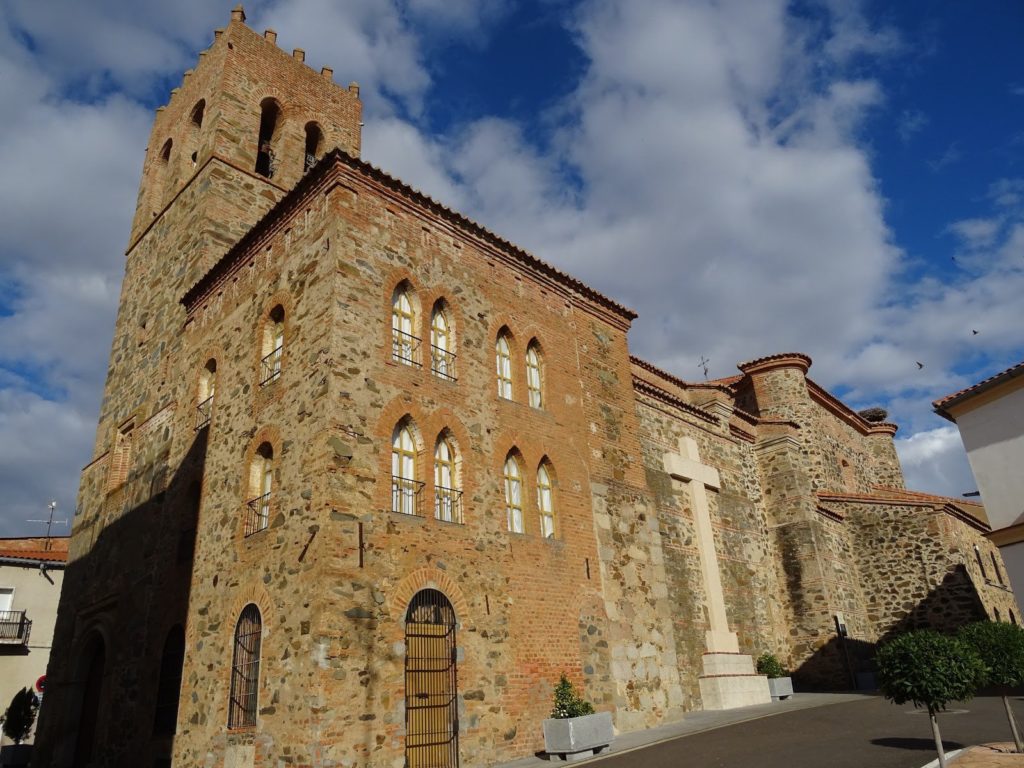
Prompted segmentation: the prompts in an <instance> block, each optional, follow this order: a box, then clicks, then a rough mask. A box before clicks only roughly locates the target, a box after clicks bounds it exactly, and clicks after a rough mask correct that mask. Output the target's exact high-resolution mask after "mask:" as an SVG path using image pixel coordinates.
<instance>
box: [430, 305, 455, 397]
mask: <svg viewBox="0 0 1024 768" xmlns="http://www.w3.org/2000/svg"><path fill="white" fill-rule="evenodd" d="M430 371H431V373H433V374H434V375H435V376H440V377H441V378H442V379H448V380H449V381H454V380H455V343H454V339H453V338H452V329H451V325H450V324H449V322H448V316H447V315H446V314H445V311H444V307H443V306H442V305H441V303H440V302H438V306H436V307H434V314H433V316H432V317H431V318H430Z"/></svg>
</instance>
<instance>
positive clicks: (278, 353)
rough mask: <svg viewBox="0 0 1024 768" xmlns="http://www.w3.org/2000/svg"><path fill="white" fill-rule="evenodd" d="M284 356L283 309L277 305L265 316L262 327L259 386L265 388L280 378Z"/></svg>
mask: <svg viewBox="0 0 1024 768" xmlns="http://www.w3.org/2000/svg"><path fill="white" fill-rule="evenodd" d="M283 356H284V307H282V306H281V305H280V304H278V305H277V306H276V307H274V308H273V309H272V310H270V313H269V314H268V315H267V321H266V323H265V324H264V326H263V342H262V357H261V358H260V386H261V387H266V386H268V385H270V384H273V383H274V382H275V381H277V380H278V379H279V378H281V358H282V357H283Z"/></svg>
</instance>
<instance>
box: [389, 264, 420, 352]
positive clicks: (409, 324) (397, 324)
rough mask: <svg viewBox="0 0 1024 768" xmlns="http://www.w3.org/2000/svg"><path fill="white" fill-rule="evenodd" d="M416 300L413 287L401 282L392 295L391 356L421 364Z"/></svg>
mask: <svg viewBox="0 0 1024 768" xmlns="http://www.w3.org/2000/svg"><path fill="white" fill-rule="evenodd" d="M417 314H418V313H417V312H416V301H415V299H414V298H413V294H412V287H411V286H410V285H409V284H408V283H404V282H403V283H401V284H400V285H399V286H398V287H397V288H395V292H394V293H393V294H392V295H391V358H392V359H393V360H394V361H395V362H398V363H403V364H405V365H415V366H419V364H420V338H419V337H418V336H416V325H417Z"/></svg>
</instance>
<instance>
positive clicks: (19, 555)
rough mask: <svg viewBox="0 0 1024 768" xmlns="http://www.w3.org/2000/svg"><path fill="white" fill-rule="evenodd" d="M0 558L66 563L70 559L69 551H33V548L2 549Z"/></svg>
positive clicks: (31, 561) (30, 561)
mask: <svg viewBox="0 0 1024 768" xmlns="http://www.w3.org/2000/svg"><path fill="white" fill-rule="evenodd" d="M0 559H2V560H24V561H25V562H29V563H34V562H47V563H66V562H67V560H68V553H67V552H55V551H52V550H51V551H49V552H33V551H31V550H24V549H0Z"/></svg>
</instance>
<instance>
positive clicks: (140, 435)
mask: <svg viewBox="0 0 1024 768" xmlns="http://www.w3.org/2000/svg"><path fill="white" fill-rule="evenodd" d="M276 37H277V35H276V33H274V32H273V31H272V30H267V31H266V32H265V33H264V34H263V35H260V34H258V33H256V32H254V31H253V30H252V29H250V28H249V27H247V26H246V24H245V12H244V11H243V9H242V8H241V7H240V6H239V7H237V8H235V10H233V11H232V12H231V20H230V23H229V24H228V26H227V27H226V28H224V29H220V30H217V31H216V32H215V36H214V41H213V44H212V45H211V46H210V47H209V48H207V49H206V50H204V51H201V52H200V54H199V61H198V63H197V65H196V66H195V68H194V69H190V70H188V71H187V72H186V73H185V75H184V79H183V81H182V83H181V85H180V86H179V87H177V88H174V89H173V90H172V91H171V94H170V99H169V100H168V102H167V104H165V105H164V106H162V107H159V108H158V109H157V111H156V116H155V118H154V120H153V129H152V133H151V135H150V139H149V143H148V145H147V148H146V158H145V162H144V164H143V171H142V178H141V182H140V185H139V194H138V201H137V206H136V211H135V216H134V219H133V222H132V227H131V232H130V234H129V240H128V248H127V253H126V265H125V275H124V280H123V283H122V289H121V298H120V304H119V308H118V315H117V321H116V325H115V329H114V338H113V344H112V349H111V356H110V364H109V367H108V371H107V381H106V386H105V389H104V395H103V401H102V404H101V407H100V416H99V423H98V425H97V431H96V442H95V448H94V453H93V456H92V459H91V461H90V463H89V464H88V465H87V466H86V467H85V468H84V469H83V472H82V479H81V485H80V489H79V497H78V513H77V515H76V518H75V523H74V528H73V532H72V540H71V545H70V553H69V566H68V571H67V576H68V579H67V583H66V586H65V588H64V590H63V594H62V595H61V603H60V608H59V618H58V623H57V627H56V631H55V638H54V644H53V653H52V655H51V660H50V667H49V671H48V681H49V683H48V688H47V706H46V708H45V709H44V712H43V717H42V720H41V722H40V726H39V735H38V737H37V756H36V759H37V760H38V762H39V764H40V765H49V766H71V765H85V764H90V765H97V766H99V765H103V766H114V765H163V764H169V763H167V762H166V761H167V760H168V759H169V754H170V736H169V735H168V733H167V732H166V731H165V730H162V729H163V726H164V725H166V723H167V722H168V719H169V721H170V723H171V731H170V733H171V734H173V722H174V713H175V712H176V696H175V694H174V693H167V691H166V690H165V688H166V689H167V690H170V688H173V687H174V686H173V685H172V684H171V683H173V680H174V675H175V674H177V679H178V680H179V681H180V677H181V662H180V658H178V656H177V655H178V654H181V653H183V652H184V647H185V639H184V634H183V632H184V627H185V624H186V621H185V617H186V615H187V611H188V606H189V594H190V589H191V579H192V571H193V568H192V566H193V553H194V548H195V539H196V529H197V524H198V523H197V520H198V507H199V498H200V493H201V488H202V487H203V469H204V462H205V457H206V431H205V430H201V429H199V428H197V420H196V413H195V411H196V408H195V406H194V403H195V402H196V397H195V394H196V392H195V388H196V387H197V386H202V385H201V384H197V373H196V372H195V371H194V370H191V369H190V368H188V363H187V362H186V361H185V359H184V352H183V332H182V329H183V326H184V321H185V312H184V309H183V308H182V306H181V304H180V300H181V298H182V296H184V295H185V292H186V291H187V290H188V289H189V288H190V287H191V286H192V285H194V284H195V283H196V281H197V280H198V279H199V278H200V277H201V276H202V275H203V274H205V273H206V272H207V271H208V270H209V269H210V267H211V266H212V265H213V264H214V263H215V262H216V261H217V260H218V259H219V258H220V257H221V256H222V255H223V254H224V253H225V252H226V251H227V250H228V249H229V248H231V247H232V246H233V245H235V244H236V243H237V242H238V241H239V240H240V239H241V238H242V237H243V236H244V235H245V234H246V233H247V232H249V231H250V230H251V229H252V227H253V225H254V224H256V222H257V221H259V220H260V219H261V218H262V217H263V216H264V215H265V214H266V213H267V212H268V211H269V210H270V209H271V208H272V207H273V206H274V205H275V204H276V203H277V202H278V201H279V200H281V198H282V197H284V196H285V195H286V194H287V193H288V192H289V191H290V190H291V189H293V188H294V187H295V186H296V185H298V184H300V183H301V181H302V179H303V178H305V175H306V172H307V171H308V170H309V169H310V167H311V166H312V165H313V164H315V163H316V161H317V159H318V158H320V157H322V156H323V155H324V154H326V153H327V152H329V151H330V150H332V149H334V148H340V149H342V150H344V151H345V152H347V153H348V154H350V155H358V154H359V144H360V126H361V122H360V119H361V113H362V105H361V102H360V100H359V88H358V86H357V85H355V84H354V83H353V84H351V85H349V86H348V87H347V88H346V87H339V86H338V85H336V84H335V83H334V80H333V73H332V71H331V69H329V68H327V67H325V68H323V69H321V70H320V71H314V70H313V69H311V68H310V67H308V66H307V65H306V64H305V53H304V51H302V50H301V49H296V50H294V51H293V52H291V53H286V52H285V51H282V50H281V49H280V48H278V47H277V45H276ZM207 373H209V374H213V373H215V372H214V371H209V372H207ZM206 386H208V387H211V388H212V386H213V385H212V383H211V382H210V381H207V383H206ZM175 659H177V661H175ZM175 667H176V673H175ZM114 670H116V673H115V672H114ZM158 672H159V675H158V674H157V673H158ZM165 672H166V674H165ZM168 681H170V682H168ZM158 686H159V691H162V692H163V693H158V690H157V688H158ZM168 686H170V688H168ZM161 697H162V698H161ZM154 707H156V710H157V711H156V712H154Z"/></svg>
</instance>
